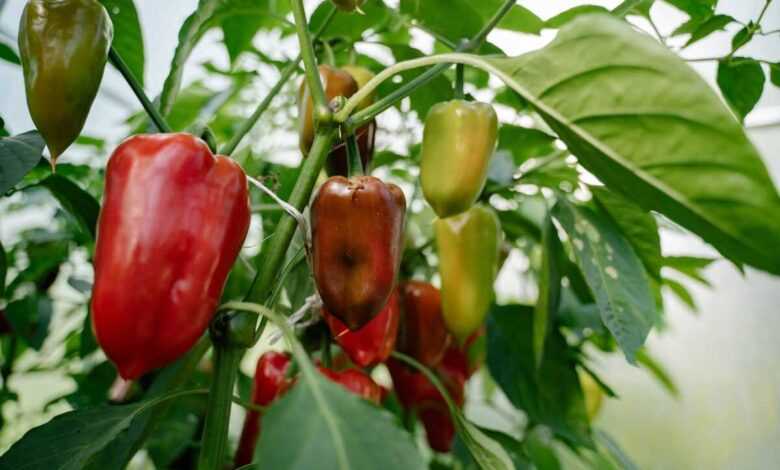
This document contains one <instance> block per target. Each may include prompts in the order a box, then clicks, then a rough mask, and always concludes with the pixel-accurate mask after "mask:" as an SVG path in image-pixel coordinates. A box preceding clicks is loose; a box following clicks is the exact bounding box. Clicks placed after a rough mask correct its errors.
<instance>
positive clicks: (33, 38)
mask: <svg viewBox="0 0 780 470" xmlns="http://www.w3.org/2000/svg"><path fill="white" fill-rule="evenodd" d="M112 37H113V26H112V24H111V19H110V18H109V16H108V12H106V9H105V8H103V6H102V5H101V4H100V2H98V1H96V0H58V1H53V0H30V1H28V2H27V5H26V6H25V7H24V11H23V13H22V19H21V23H20V26H19V52H20V56H21V61H22V69H23V72H24V84H25V89H26V92H27V107H28V109H29V110H30V116H31V117H32V120H33V122H35V126H36V127H37V128H38V131H39V132H40V133H41V135H42V136H43V139H44V140H45V141H46V145H47V146H48V147H49V152H50V154H51V159H52V166H53V165H54V164H55V163H56V160H57V157H59V156H60V155H62V153H63V152H65V150H66V149H67V148H68V147H69V146H70V144H72V143H73V141H75V140H76V137H78V135H79V133H80V132H81V129H83V128H84V122H85V121H86V120H87V115H88V114H89V109H90V108H91V107H92V102H93V101H94V100H95V96H96V95H97V92H98V87H99V86H100V81H101V80H102V78H103V70H104V69H105V66H106V60H107V59H108V50H109V48H110V46H111V39H112Z"/></svg>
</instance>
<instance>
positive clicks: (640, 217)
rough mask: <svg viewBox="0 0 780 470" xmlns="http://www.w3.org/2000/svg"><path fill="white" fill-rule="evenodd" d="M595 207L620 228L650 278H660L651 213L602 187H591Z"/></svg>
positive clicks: (658, 249) (658, 248)
mask: <svg viewBox="0 0 780 470" xmlns="http://www.w3.org/2000/svg"><path fill="white" fill-rule="evenodd" d="M590 191H591V192H592V193H593V197H594V198H595V200H596V203H597V205H598V207H599V208H600V209H601V210H603V212H604V213H605V214H607V215H608V216H609V217H610V218H611V219H612V221H613V222H615V224H616V225H617V226H618V227H619V228H620V231H621V232H622V233H623V236H625V237H626V239H627V240H628V242H629V243H631V246H632V247H634V251H635V252H636V254H637V255H638V256H639V258H640V259H641V260H642V263H643V264H644V265H645V269H646V270H647V272H648V273H649V274H650V275H651V276H652V277H653V279H656V280H659V279H661V266H663V256H662V255H661V237H660V236H659V235H658V222H656V220H655V217H653V215H652V214H650V213H648V212H646V211H644V210H642V208H641V207H639V206H637V205H636V204H634V203H633V202H631V201H630V200H628V199H626V198H624V197H623V196H621V195H619V194H615V193H613V192H611V191H609V190H607V189H605V188H603V187H595V186H594V187H591V188H590Z"/></svg>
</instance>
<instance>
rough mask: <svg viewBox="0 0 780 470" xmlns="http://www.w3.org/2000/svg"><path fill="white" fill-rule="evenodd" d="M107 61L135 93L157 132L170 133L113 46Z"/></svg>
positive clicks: (163, 120)
mask: <svg viewBox="0 0 780 470" xmlns="http://www.w3.org/2000/svg"><path fill="white" fill-rule="evenodd" d="M108 59H109V60H110V61H111V63H112V64H113V65H114V67H116V68H117V70H119V73H121V74H122V76H123V77H124V78H125V81H126V82H127V84H128V85H130V88H132V90H133V93H135V96H136V97H137V98H138V101H140V102H141V106H143V107H144V110H145V111H146V114H148V115H149V118H150V119H151V120H152V122H153V123H154V125H155V126H156V127H157V130H159V131H160V132H163V133H169V132H172V130H171V126H169V125H168V123H167V122H166V121H165V118H164V117H162V114H160V112H159V111H158V110H157V108H155V107H154V105H153V104H152V102H151V101H149V97H147V96H146V93H145V92H144V89H143V87H142V86H141V84H140V83H139V82H138V80H136V78H135V77H134V76H133V72H131V71H130V68H129V67H128V66H127V64H126V63H125V61H124V60H122V57H120V56H119V54H118V53H117V52H116V49H114V47H113V46H112V47H111V49H109V51H108Z"/></svg>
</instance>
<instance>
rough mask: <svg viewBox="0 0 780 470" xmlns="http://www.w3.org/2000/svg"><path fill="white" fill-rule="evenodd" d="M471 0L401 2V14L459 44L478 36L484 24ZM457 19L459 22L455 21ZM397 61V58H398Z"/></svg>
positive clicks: (415, 0)
mask: <svg viewBox="0 0 780 470" xmlns="http://www.w3.org/2000/svg"><path fill="white" fill-rule="evenodd" d="M478 3H481V2H471V1H469V0H424V1H420V0H401V13H402V14H404V15H409V16H411V17H412V18H414V19H415V20H417V21H418V22H419V23H420V25H422V26H423V27H424V28H426V29H429V30H430V31H432V32H433V33H434V34H440V35H442V36H444V37H446V38H447V39H449V40H451V41H454V42H458V41H460V40H461V39H463V38H471V37H473V36H474V35H476V34H477V33H478V32H479V30H480V28H481V27H482V24H483V17H482V14H481V13H480V11H479V8H478V7H477V4H478ZM453 18H457V21H453ZM396 59H397V58H396Z"/></svg>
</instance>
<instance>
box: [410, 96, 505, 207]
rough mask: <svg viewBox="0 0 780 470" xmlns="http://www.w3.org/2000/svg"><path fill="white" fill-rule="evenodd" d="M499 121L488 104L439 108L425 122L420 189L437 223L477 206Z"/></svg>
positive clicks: (464, 103) (458, 102) (459, 102)
mask: <svg viewBox="0 0 780 470" xmlns="http://www.w3.org/2000/svg"><path fill="white" fill-rule="evenodd" d="M497 135H498V118H497V117H496V112H495V111H494V110H493V107H492V106H490V105H489V104H486V103H477V102H467V101H462V100H453V101H447V102H444V103H439V104H437V105H435V106H434V107H432V108H431V110H430V111H429V112H428V117H427V118H426V119H425V129H424V131H423V143H422V157H421V161H420V183H421V186H422V190H423V195H424V196H425V199H426V200H427V201H428V203H429V204H430V205H431V207H433V210H434V211H435V212H436V215H438V216H439V217H442V218H443V217H450V216H452V215H455V214H460V213H461V212H464V211H466V210H467V209H468V208H469V207H471V206H472V205H474V202H476V200H477V198H478V197H479V194H480V193H481V192H482V188H483V187H484V186H485V180H486V179H487V172H488V165H489V163H490V157H492V155H493V150H494V149H495V146H496V136H497Z"/></svg>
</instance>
